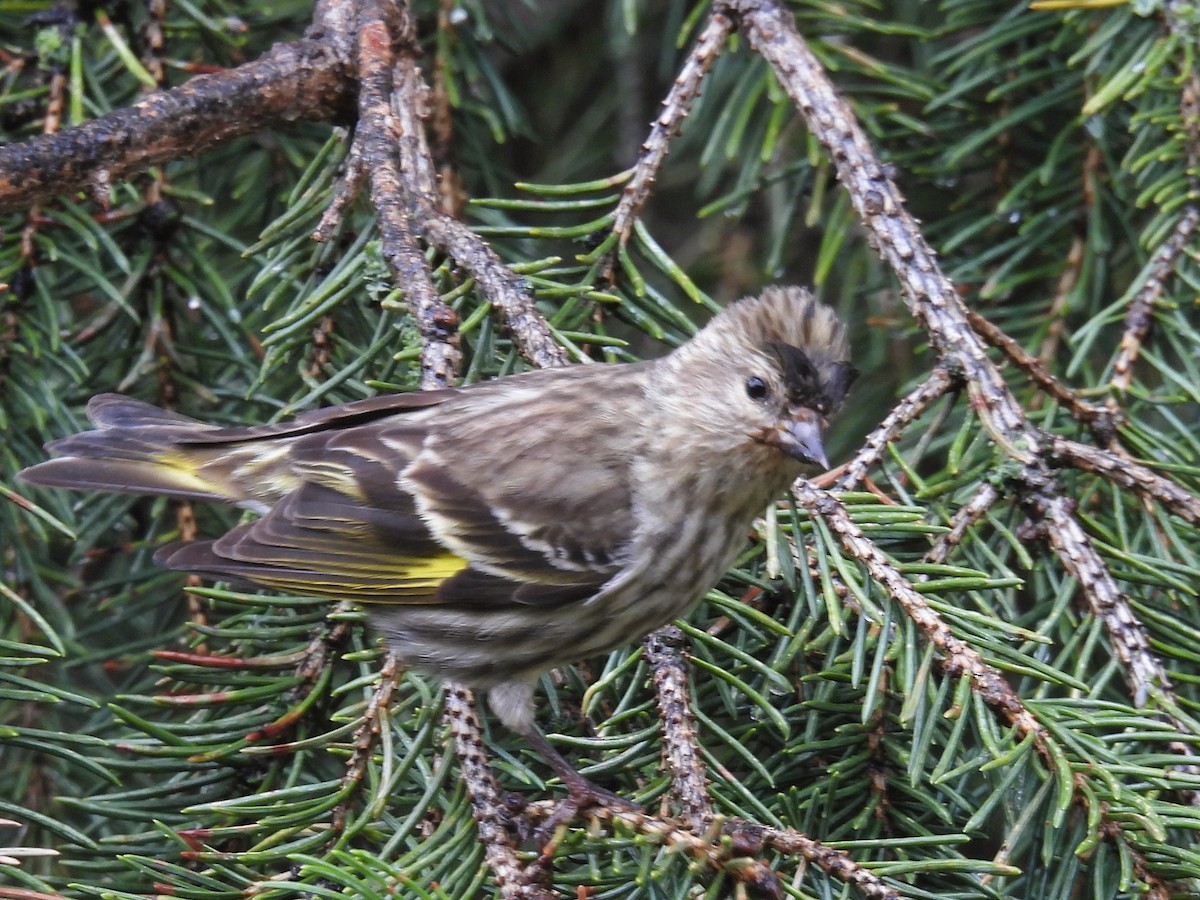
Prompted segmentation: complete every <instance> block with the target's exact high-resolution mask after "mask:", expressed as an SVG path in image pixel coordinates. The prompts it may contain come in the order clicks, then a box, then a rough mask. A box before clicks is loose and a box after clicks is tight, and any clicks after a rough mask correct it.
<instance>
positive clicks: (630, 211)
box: [602, 7, 732, 277]
mask: <svg viewBox="0 0 1200 900" xmlns="http://www.w3.org/2000/svg"><path fill="white" fill-rule="evenodd" d="M731 30H732V23H731V22H730V21H729V18H728V16H726V15H725V14H724V13H723V12H722V11H721V10H720V9H718V8H715V7H714V8H713V10H712V13H711V15H710V16H709V20H708V24H707V25H705V26H704V30H703V31H702V32H701V33H700V37H699V38H697V39H696V43H695V46H693V47H692V50H691V53H689V54H688V57H687V59H686V60H684V62H683V65H681V66H680V67H679V72H678V74H677V75H676V76H675V81H674V83H673V84H672V85H671V90H670V91H669V92H668V93H667V96H666V99H665V100H663V102H662V111H661V112H660V113H659V115H658V118H656V119H655V120H654V124H653V125H652V126H651V128H650V134H649V136H648V137H647V138H646V140H645V142H644V143H643V144H642V151H641V153H640V154H639V155H638V159H637V162H636V163H635V164H634V167H633V174H632V175H631V176H630V179H629V181H628V182H626V184H625V188H624V190H622V191H621V199H620V201H619V202H618V203H617V208H616V210H615V211H614V213H613V224H612V233H613V234H614V235H616V237H617V245H616V247H615V248H614V249H613V251H612V252H611V253H610V254H609V256H608V260H607V263H606V264H605V265H604V266H603V267H602V268H603V269H604V271H606V272H607V273H608V274H607V276H606V277H611V275H612V269H613V264H614V262H615V259H616V254H617V253H618V252H619V250H620V249H621V248H622V247H624V246H625V244H626V243H628V241H629V237H630V235H632V234H633V226H634V223H635V222H636V221H637V219H638V216H639V215H641V211H642V207H643V206H644V205H645V204H646V201H647V200H648V199H649V198H650V191H651V190H652V186H653V184H654V180H655V178H657V176H658V172H659V169H661V168H662V164H663V161H664V160H665V159H666V157H667V152H668V151H669V149H670V143H671V139H672V138H674V137H675V136H676V135H677V134H678V133H679V129H680V128H681V127H682V125H683V120H684V119H685V118H687V114H688V111H689V110H690V109H691V107H692V104H693V103H694V102H695V101H696V98H697V97H699V96H700V88H701V85H702V83H703V81H704V76H705V75H707V74H708V70H709V69H711V68H712V64H713V62H715V61H716V58H717V56H718V55H719V54H720V51H721V47H722V46H723V45H724V43H725V41H726V39H727V38H728V37H729V33H730V31H731Z"/></svg>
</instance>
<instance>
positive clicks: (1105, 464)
mask: <svg viewBox="0 0 1200 900" xmlns="http://www.w3.org/2000/svg"><path fill="white" fill-rule="evenodd" d="M1048 440H1049V444H1050V455H1051V459H1053V460H1054V461H1055V462H1057V463H1059V464H1061V465H1067V466H1074V467H1075V468H1076V469H1080V470H1082V471H1084V472H1091V473H1092V474H1094V475H1099V476H1100V477H1101V478H1105V479H1107V480H1108V481H1111V482H1112V483H1113V484H1116V485H1118V486H1120V487H1122V488H1125V489H1126V490H1130V491H1133V492H1134V493H1135V494H1137V495H1138V496H1139V497H1143V498H1145V499H1146V500H1151V501H1153V502H1155V503H1161V504H1162V505H1163V507H1165V508H1166V509H1168V510H1170V511H1171V512H1172V513H1174V514H1175V515H1177V516H1179V517H1180V518H1181V519H1184V520H1186V521H1188V522H1191V523H1192V524H1193V525H1200V497H1196V496H1195V495H1194V494H1190V493H1188V492H1187V491H1185V490H1184V489H1183V488H1181V487H1180V486H1179V485H1177V484H1175V483H1174V482H1173V481H1168V480H1167V479H1166V478H1164V477H1163V476H1161V475H1159V474H1158V473H1157V472H1155V471H1154V470H1153V469H1150V468H1148V467H1146V466H1143V465H1142V464H1141V463H1137V462H1134V461H1133V460H1132V459H1130V458H1129V457H1127V456H1125V455H1124V454H1118V453H1114V452H1112V451H1110V450H1103V449H1101V448H1099V447H1093V446H1091V445H1089V444H1081V443H1079V442H1078V441H1072V440H1068V439H1067V438H1064V437H1057V436H1053V437H1050V438H1049V439H1048Z"/></svg>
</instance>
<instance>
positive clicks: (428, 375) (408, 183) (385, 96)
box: [343, 0, 462, 389]
mask: <svg viewBox="0 0 1200 900" xmlns="http://www.w3.org/2000/svg"><path fill="white" fill-rule="evenodd" d="M398 19H399V14H398V13H397V11H396V10H395V9H394V7H392V6H391V5H390V4H388V3H386V2H384V0H360V13H359V24H358V27H359V32H358V78H359V93H358V107H359V112H358V125H357V127H356V129H355V136H354V143H355V144H356V145H357V146H358V148H359V149H358V152H357V153H352V154H351V161H352V163H353V164H355V165H358V166H361V167H362V168H363V169H364V170H365V171H366V172H367V173H369V178H370V184H371V201H372V204H373V205H374V207H375V212H376V216H377V218H378V221H379V233H380V242H381V244H382V251H383V258H384V259H385V260H386V261H387V263H388V267H389V268H390V269H391V271H392V274H393V275H394V276H395V278H396V283H397V285H398V286H399V287H400V289H401V290H402V291H403V292H404V295H405V297H406V298H407V300H408V308H409V311H410V312H411V313H412V316H413V319H414V320H415V321H416V323H417V328H418V330H419V331H420V334H421V387H423V388H426V389H430V388H439V387H449V386H450V385H452V384H453V383H454V380H455V376H456V375H457V372H458V367H459V364H460V363H461V361H462V353H461V351H460V350H459V346H458V316H457V315H455V313H454V311H453V310H452V309H450V308H449V307H448V306H446V304H445V303H443V302H442V299H441V297H440V296H439V295H438V291H437V288H436V287H435V286H434V283H433V276H432V273H431V270H430V267H429V261H428V260H427V259H426V258H425V254H424V252H423V251H422V250H421V248H420V246H419V245H418V243H417V229H416V228H415V227H414V223H413V220H412V204H411V203H410V202H409V197H410V196H411V195H413V194H414V193H419V192H427V191H429V190H430V187H431V185H430V183H429V179H430V178H431V177H432V176H431V175H430V174H429V173H428V172H427V171H426V170H425V169H424V168H423V167H421V166H419V165H417V164H416V163H417V162H418V161H419V160H420V158H421V155H420V153H419V152H414V151H413V149H412V144H414V143H417V144H418V145H419V144H420V143H422V125H421V116H420V109H419V106H418V105H417V104H418V103H419V99H418V97H419V95H418V93H417V92H418V91H419V90H420V89H421V87H423V85H422V84H421V81H420V77H419V75H418V74H417V73H416V71H415V69H414V66H413V65H412V60H411V59H410V58H409V57H408V55H407V47H406V52H405V53H402V54H399V55H398V54H396V52H395V46H396V43H397V35H396V34H395V32H396V31H397V29H398V28H399V27H400V26H399V21H398ZM401 60H405V61H406V62H405V63H401ZM396 74H400V77H401V79H402V80H401V82H400V83H398V84H397V83H394V82H393V77H394V76H395V75H396ZM393 109H396V110H399V111H400V116H399V121H397V117H396V116H395V115H393ZM397 132H399V134H397ZM397 137H399V142H398V143H399V146H400V148H401V149H400V153H399V158H398V156H397ZM405 148H408V151H407V152H405ZM353 180H355V179H350V178H348V180H347V185H346V187H347V188H348V187H351V186H352V184H353ZM344 193H345V191H344V190H343V194H344Z"/></svg>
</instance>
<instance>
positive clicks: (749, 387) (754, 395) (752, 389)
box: [746, 375, 770, 400]
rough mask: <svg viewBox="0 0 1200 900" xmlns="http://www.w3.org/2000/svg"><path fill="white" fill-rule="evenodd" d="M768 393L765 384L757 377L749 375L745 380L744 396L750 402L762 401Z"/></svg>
mask: <svg viewBox="0 0 1200 900" xmlns="http://www.w3.org/2000/svg"><path fill="white" fill-rule="evenodd" d="M769 393H770V391H769V390H767V383H766V382H765V381H763V380H762V379H761V378H759V377H758V376H757V375H751V376H750V377H749V378H747V379H746V396H748V397H749V398H750V399H751V400H764V399H766V396H767V394H769Z"/></svg>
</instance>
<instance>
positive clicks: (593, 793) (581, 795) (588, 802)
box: [520, 725, 642, 843]
mask: <svg viewBox="0 0 1200 900" xmlns="http://www.w3.org/2000/svg"><path fill="white" fill-rule="evenodd" d="M520 734H521V737H523V738H525V740H527V741H528V742H529V745H530V746H531V747H533V749H534V750H536V751H537V752H538V753H539V754H540V755H541V757H542V759H544V760H546V762H547V764H549V766H550V768H551V769H553V770H554V774H555V775H557V776H558V777H559V778H560V779H561V780H562V783H563V784H564V785H565V786H566V788H567V799H566V802H565V803H563V804H562V806H560V807H559V808H558V810H557V811H556V812H555V813H554V815H552V816H551V817H550V818H549V819H547V820H546V822H544V823H543V824H542V826H541V827H540V828H539V829H538V837H539V840H540V842H541V843H545V841H544V840H541V838H543V837H549V836H550V835H552V834H553V833H554V830H555V829H556V828H557V827H558V826H559V825H561V824H563V823H564V822H568V821H570V820H571V819H573V818H574V817H575V816H576V814H578V813H579V812H581V811H582V810H585V809H587V808H588V807H590V806H606V807H609V808H610V809H618V810H624V811H627V812H641V811H642V808H641V807H640V806H638V805H637V804H636V803H633V802H631V801H629V800H626V799H625V798H624V797H622V796H620V795H619V794H614V793H613V792H612V791H610V790H606V789H605V788H602V787H600V786H599V785H596V784H592V782H590V781H588V779H586V778H584V777H583V776H582V775H580V774H579V772H578V771H576V769H575V767H574V766H572V765H571V764H570V763H569V762H567V760H566V758H565V757H564V756H563V755H562V754H561V753H559V752H558V751H557V750H555V749H554V746H553V745H552V744H551V743H550V742H549V741H548V740H546V736H545V735H544V734H542V733H541V732H540V731H539V730H538V729H537V726H535V725H530V726H528V727H527V728H522V729H521V730H520Z"/></svg>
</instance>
